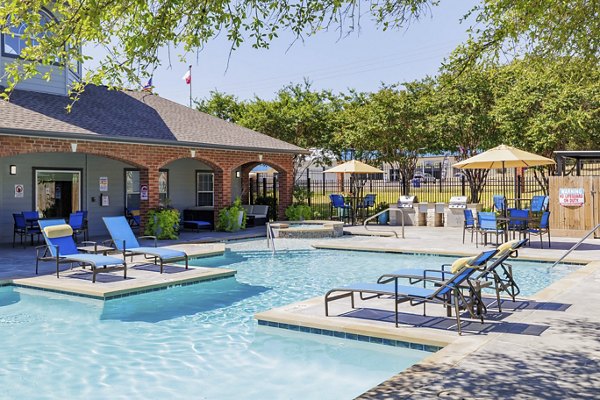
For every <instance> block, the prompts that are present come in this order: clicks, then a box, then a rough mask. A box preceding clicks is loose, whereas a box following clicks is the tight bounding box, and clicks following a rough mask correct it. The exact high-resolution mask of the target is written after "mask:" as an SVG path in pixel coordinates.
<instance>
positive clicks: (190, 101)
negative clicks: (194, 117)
mask: <svg viewBox="0 0 600 400" xmlns="http://www.w3.org/2000/svg"><path fill="white" fill-rule="evenodd" d="M190 108H192V66H191V65H190Z"/></svg>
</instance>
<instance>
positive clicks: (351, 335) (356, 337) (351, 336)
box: [346, 333, 358, 340]
mask: <svg viewBox="0 0 600 400" xmlns="http://www.w3.org/2000/svg"><path fill="white" fill-rule="evenodd" d="M346 339H350V340H358V335H356V334H354V333H346Z"/></svg>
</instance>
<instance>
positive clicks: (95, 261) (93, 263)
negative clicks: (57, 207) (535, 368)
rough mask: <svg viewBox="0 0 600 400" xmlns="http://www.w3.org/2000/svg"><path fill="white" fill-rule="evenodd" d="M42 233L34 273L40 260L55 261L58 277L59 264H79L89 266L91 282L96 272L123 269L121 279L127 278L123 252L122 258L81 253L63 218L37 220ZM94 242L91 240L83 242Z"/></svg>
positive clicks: (94, 279)
mask: <svg viewBox="0 0 600 400" xmlns="http://www.w3.org/2000/svg"><path fill="white" fill-rule="evenodd" d="M39 224H40V228H41V231H42V235H43V236H44V240H45V241H46V245H45V246H40V247H38V248H37V253H36V260H35V274H36V275H37V274H38V267H39V262H40V261H56V277H57V278H58V277H59V271H60V264H65V263H68V264H71V265H73V264H79V265H81V266H82V267H85V266H90V268H91V270H92V282H93V283H95V282H96V274H98V273H104V272H111V271H121V270H122V271H123V279H126V278H127V263H126V261H125V254H124V253H123V259H122V260H121V259H120V258H116V257H109V256H103V255H99V254H81V253H79V250H78V249H77V244H76V243H75V240H74V239H73V229H72V228H71V226H70V225H68V224H66V223H65V221H64V220H63V219H54V220H42V221H39ZM85 243H86V244H94V245H96V244H95V243H93V242H85Z"/></svg>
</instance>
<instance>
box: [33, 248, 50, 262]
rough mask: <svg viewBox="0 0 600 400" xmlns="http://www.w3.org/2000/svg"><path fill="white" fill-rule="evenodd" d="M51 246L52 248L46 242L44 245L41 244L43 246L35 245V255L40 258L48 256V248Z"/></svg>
mask: <svg viewBox="0 0 600 400" xmlns="http://www.w3.org/2000/svg"><path fill="white" fill-rule="evenodd" d="M49 248H50V246H48V245H47V244H44V245H41V246H36V247H35V257H36V258H37V259H40V258H44V257H46V254H48V249H49ZM42 250H43V251H44V252H43V253H42V255H41V257H40V252H41V251H42Z"/></svg>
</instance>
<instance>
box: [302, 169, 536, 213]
mask: <svg viewBox="0 0 600 400" xmlns="http://www.w3.org/2000/svg"><path fill="white" fill-rule="evenodd" d="M507 175H508V173H507ZM297 186H299V187H301V188H303V189H305V190H306V191H307V192H309V193H310V195H309V196H308V199H309V205H310V206H311V207H312V208H313V210H314V211H315V212H316V217H317V218H328V217H329V204H330V200H329V195H330V194H332V193H350V192H351V191H352V190H351V187H352V182H351V181H350V178H349V177H346V178H345V179H344V181H343V183H342V182H341V181H338V180H321V179H319V180H317V179H312V178H308V179H302V180H300V181H298V182H297ZM359 190H360V191H361V192H362V193H359V194H358V195H362V196H364V195H366V194H371V193H372V194H375V195H376V196H377V197H376V200H375V204H376V205H377V204H380V203H384V205H388V204H394V203H396V202H397V201H398V198H399V197H400V195H401V194H402V182H401V181H394V182H389V181H387V182H386V181H383V180H369V181H366V183H365V184H364V186H362V188H361V189H359ZM354 191H356V189H354ZM470 194H471V188H470V187H469V182H468V181H467V180H466V179H464V178H462V177H452V178H446V179H443V180H441V179H437V180H436V181H435V182H433V181H431V182H423V181H419V180H412V181H411V184H410V192H409V195H411V196H416V197H417V199H416V200H417V201H418V202H421V203H423V202H427V203H431V202H435V203H438V202H439V203H447V202H448V201H449V200H450V197H452V196H467V197H469V201H470ZM499 194H505V195H506V198H507V199H525V200H526V199H531V198H532V197H533V196H535V195H541V194H544V189H543V187H542V186H541V185H540V183H539V182H538V181H537V180H536V179H535V177H534V176H525V177H518V178H517V179H515V177H514V176H511V177H509V176H506V177H504V182H503V178H502V176H501V175H500V174H498V175H495V176H494V177H488V179H487V180H486V185H485V188H484V190H483V192H482V193H481V195H480V203H481V204H482V205H483V207H486V208H491V207H492V204H493V196H494V195H499ZM513 201H514V200H513ZM523 202H525V201H524V200H521V203H523ZM512 205H513V203H511V200H509V206H512ZM382 207H383V206H382Z"/></svg>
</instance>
